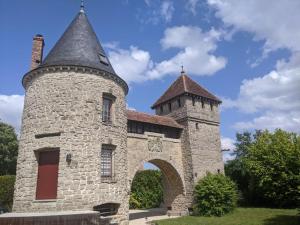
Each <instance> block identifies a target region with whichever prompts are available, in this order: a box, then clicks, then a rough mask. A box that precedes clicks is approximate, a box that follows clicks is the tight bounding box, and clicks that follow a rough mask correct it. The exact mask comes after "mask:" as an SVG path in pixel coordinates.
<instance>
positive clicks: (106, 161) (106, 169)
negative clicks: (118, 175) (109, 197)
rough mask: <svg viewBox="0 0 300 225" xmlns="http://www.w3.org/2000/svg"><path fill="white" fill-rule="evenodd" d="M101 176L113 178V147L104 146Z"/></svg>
mask: <svg viewBox="0 0 300 225" xmlns="http://www.w3.org/2000/svg"><path fill="white" fill-rule="evenodd" d="M101 177H106V178H112V148H109V147H107V146H102V150H101Z"/></svg>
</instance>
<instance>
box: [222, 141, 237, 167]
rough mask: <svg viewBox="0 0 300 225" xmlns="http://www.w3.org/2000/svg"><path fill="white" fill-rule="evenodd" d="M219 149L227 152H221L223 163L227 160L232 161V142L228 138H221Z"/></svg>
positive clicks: (233, 156) (233, 148)
mask: <svg viewBox="0 0 300 225" xmlns="http://www.w3.org/2000/svg"><path fill="white" fill-rule="evenodd" d="M221 148H222V150H229V151H224V152H223V161H224V162H226V161H228V160H232V159H234V158H235V155H234V150H235V145H234V140H233V139H231V138H228V137H221Z"/></svg>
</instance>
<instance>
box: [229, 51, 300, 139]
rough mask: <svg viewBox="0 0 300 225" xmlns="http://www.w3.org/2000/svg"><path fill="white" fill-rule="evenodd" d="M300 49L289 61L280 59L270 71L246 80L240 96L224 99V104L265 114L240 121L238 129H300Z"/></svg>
mask: <svg viewBox="0 0 300 225" xmlns="http://www.w3.org/2000/svg"><path fill="white" fill-rule="evenodd" d="M299 99H300V53H299V54H294V55H293V56H292V57H291V58H290V60H289V61H288V62H286V61H283V60H280V61H278V62H277V65H276V69H275V70H273V71H271V72H269V73H268V74H266V75H263V76H261V77H257V78H254V79H251V80H244V81H243V83H242V85H241V87H240V92H239V95H238V98H237V99H235V100H231V99H226V98H225V99H224V103H225V104H224V105H223V109H224V108H232V107H236V108H238V109H239V110H241V111H242V112H244V113H259V114H261V115H259V116H257V117H256V118H254V119H253V120H252V121H247V122H238V123H237V124H235V128H237V129H242V130H244V129H254V128H255V129H266V128H268V129H271V130H273V129H275V128H282V129H286V130H290V131H295V132H299V133H300V101H299Z"/></svg>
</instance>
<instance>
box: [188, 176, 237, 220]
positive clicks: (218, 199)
mask: <svg viewBox="0 0 300 225" xmlns="http://www.w3.org/2000/svg"><path fill="white" fill-rule="evenodd" d="M236 202H237V190H236V185H235V183H234V182H233V181H231V180H230V178H228V177H226V176H224V175H223V174H216V175H213V174H210V173H208V174H207V175H206V176H205V177H204V178H203V179H201V180H200V181H199V182H198V183H197V185H196V186H195V205H194V212H195V214H198V215H203V216H222V215H224V214H226V213H229V212H231V211H233V210H234V208H235V207H236Z"/></svg>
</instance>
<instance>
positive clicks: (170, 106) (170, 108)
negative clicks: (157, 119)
mask: <svg viewBox="0 0 300 225" xmlns="http://www.w3.org/2000/svg"><path fill="white" fill-rule="evenodd" d="M168 108H169V112H171V111H172V105H171V102H170V103H168Z"/></svg>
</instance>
